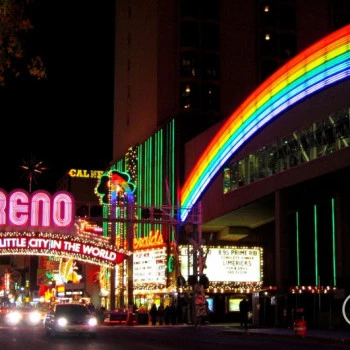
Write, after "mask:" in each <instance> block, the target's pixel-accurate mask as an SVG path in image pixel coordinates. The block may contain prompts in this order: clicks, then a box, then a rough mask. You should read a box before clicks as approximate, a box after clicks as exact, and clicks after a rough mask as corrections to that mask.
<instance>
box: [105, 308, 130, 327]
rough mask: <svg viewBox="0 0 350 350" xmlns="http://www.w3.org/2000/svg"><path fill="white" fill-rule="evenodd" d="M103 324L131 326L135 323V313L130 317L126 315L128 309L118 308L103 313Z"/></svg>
mask: <svg viewBox="0 0 350 350" xmlns="http://www.w3.org/2000/svg"><path fill="white" fill-rule="evenodd" d="M104 314H105V317H104V323H105V324H114V323H119V324H122V323H124V324H127V323H128V322H130V323H131V324H135V323H136V317H135V313H134V312H133V313H132V314H131V315H129V313H128V309H126V308H118V309H115V310H111V311H105V313H104ZM129 317H131V318H130V319H129Z"/></svg>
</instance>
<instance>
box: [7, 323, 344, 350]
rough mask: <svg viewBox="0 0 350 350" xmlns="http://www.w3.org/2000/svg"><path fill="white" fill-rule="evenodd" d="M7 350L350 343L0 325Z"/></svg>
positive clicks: (219, 330)
mask: <svg viewBox="0 0 350 350" xmlns="http://www.w3.org/2000/svg"><path fill="white" fill-rule="evenodd" d="M0 344H1V347H2V349H4V350H12V349H21V350H27V349H28V350H29V349H30V350H39V349H43V350H44V349H45V350H80V349H82V350H83V349H84V350H112V349H113V350H133V349H135V350H136V349H137V350H141V349H157V350H159V349H184V350H187V349H190V350H197V349H198V350H209V349H214V350H221V349H260V350H263V349H266V350H267V349H268V350H271V349H278V350H281V349H283V350H289V349H295V350H296V349H310V350H311V349H316V348H317V349H328V350H329V349H334V350H337V349H349V344H341V343H339V344H337V343H334V344H329V343H328V342H324V341H320V340H308V339H302V338H298V337H295V338H294V337H281V336H273V335H270V336H264V335H261V334H250V333H247V334H244V333H235V332H232V333H230V332H226V331H225V329H224V327H223V326H222V327H220V326H215V327H214V326H201V327H200V328H194V327H192V326H187V325H185V326H153V327H152V326H125V325H111V326H100V327H99V329H98V334H97V337H96V338H95V339H90V338H88V337H76V336H67V337H57V338H47V337H46V335H45V332H44V328H43V327H42V326H37V327H13V328H11V327H5V326H1V327H0Z"/></svg>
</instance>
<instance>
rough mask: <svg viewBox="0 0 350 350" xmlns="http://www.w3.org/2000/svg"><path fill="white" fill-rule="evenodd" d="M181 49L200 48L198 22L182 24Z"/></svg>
mask: <svg viewBox="0 0 350 350" xmlns="http://www.w3.org/2000/svg"><path fill="white" fill-rule="evenodd" d="M180 30H181V34H180V45H181V47H199V24H198V23H196V22H187V21H186V22H181V29H180Z"/></svg>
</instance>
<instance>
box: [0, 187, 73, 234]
mask: <svg viewBox="0 0 350 350" xmlns="http://www.w3.org/2000/svg"><path fill="white" fill-rule="evenodd" d="M74 210H75V208H74V198H73V197H72V195H71V194H70V193H68V192H64V191H61V192H57V193H55V194H54V195H51V194H50V193H48V192H46V191H43V190H38V191H35V192H33V193H31V194H29V193H28V192H27V191H25V190H21V189H17V190H13V191H11V192H10V193H7V192H5V191H4V190H2V189H0V231H4V230H16V231H25V230H32V231H45V232H50V231H51V230H55V231H56V232H57V231H64V232H67V230H69V229H70V228H71V227H72V226H73V223H74Z"/></svg>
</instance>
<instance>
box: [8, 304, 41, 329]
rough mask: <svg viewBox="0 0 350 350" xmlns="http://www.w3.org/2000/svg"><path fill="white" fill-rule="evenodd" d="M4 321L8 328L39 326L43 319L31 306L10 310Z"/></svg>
mask: <svg viewBox="0 0 350 350" xmlns="http://www.w3.org/2000/svg"><path fill="white" fill-rule="evenodd" d="M4 321H5V324H6V325H7V326H17V325H24V326H25V325H26V326H38V325H39V324H41V322H42V317H41V314H40V312H39V311H38V310H36V309H35V308H33V307H31V306H16V307H13V308H11V309H9V310H8V312H7V313H6V315H5V317H4Z"/></svg>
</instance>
